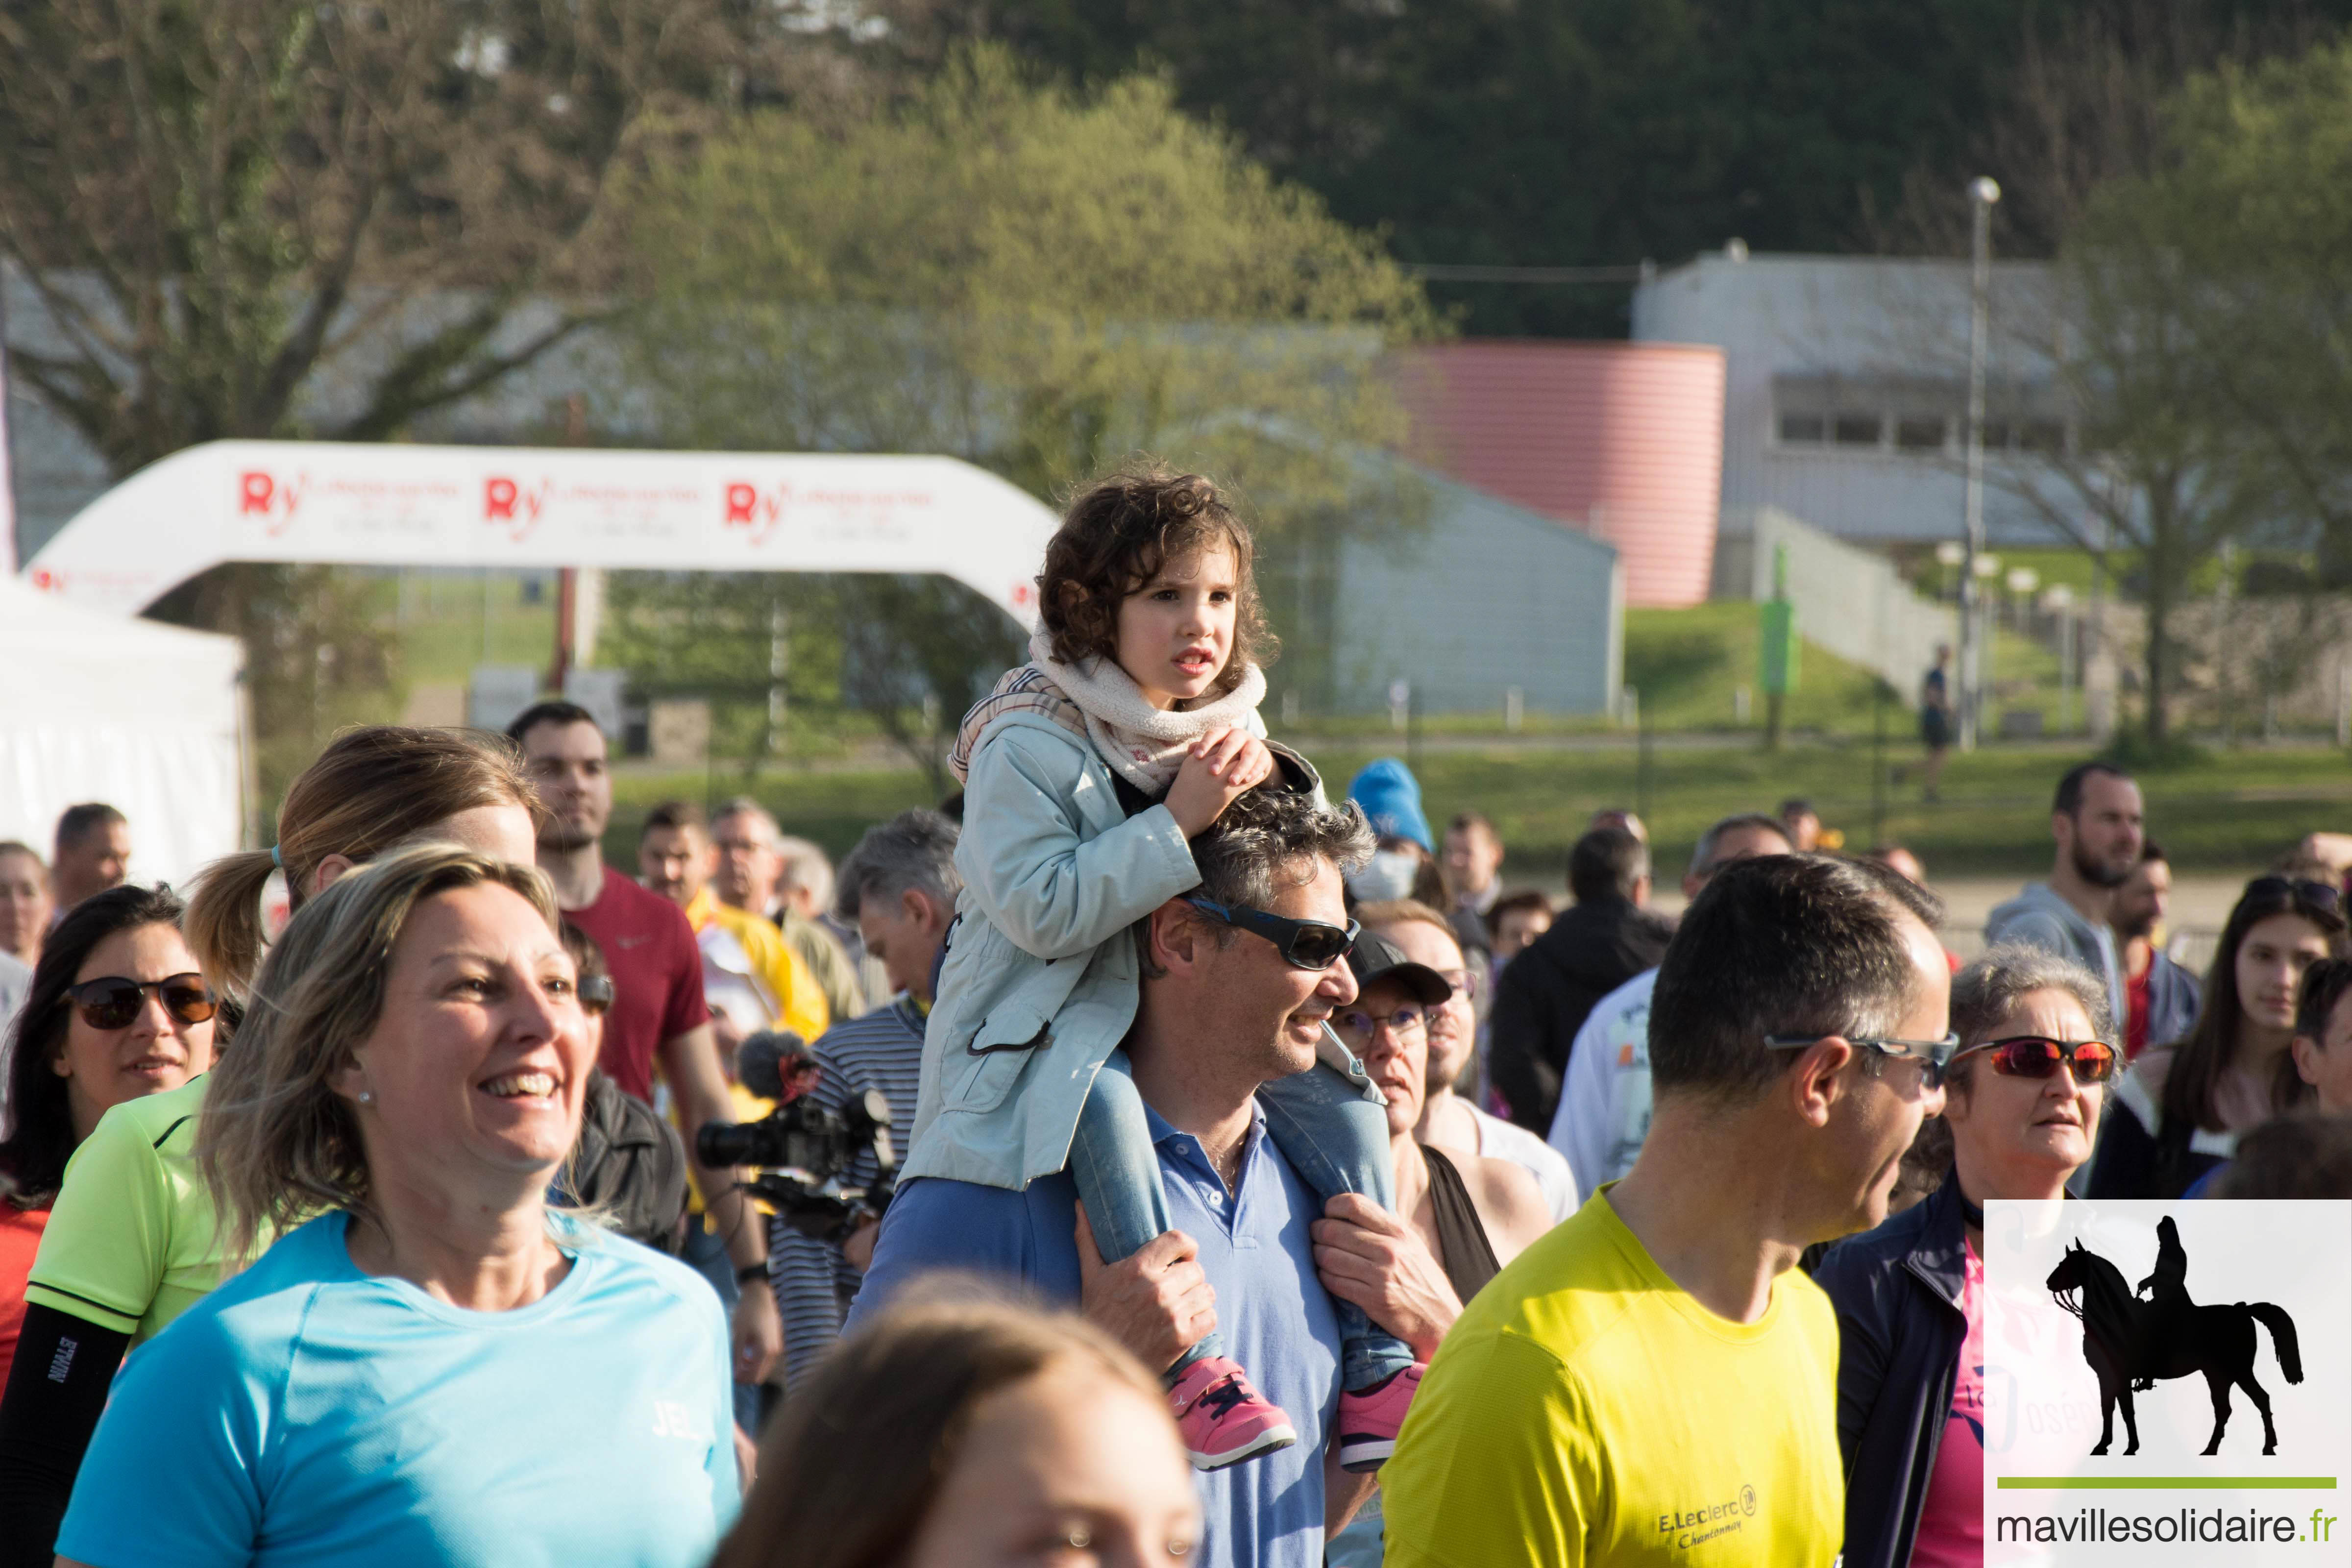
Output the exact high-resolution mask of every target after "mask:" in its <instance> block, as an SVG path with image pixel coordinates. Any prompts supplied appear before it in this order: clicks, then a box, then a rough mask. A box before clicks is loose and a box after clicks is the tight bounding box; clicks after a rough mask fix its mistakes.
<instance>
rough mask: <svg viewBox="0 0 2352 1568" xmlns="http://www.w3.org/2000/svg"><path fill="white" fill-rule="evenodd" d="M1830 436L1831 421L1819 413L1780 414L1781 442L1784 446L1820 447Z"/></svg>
mask: <svg viewBox="0 0 2352 1568" xmlns="http://www.w3.org/2000/svg"><path fill="white" fill-rule="evenodd" d="M1828 437H1829V421H1828V420H1826V419H1824V418H1822V416H1820V415H1818V414H1783V415H1781V416H1780V444H1781V445H1782V446H1784V447H1818V446H1820V445H1821V444H1822V442H1823V441H1824V440H1826V439H1828Z"/></svg>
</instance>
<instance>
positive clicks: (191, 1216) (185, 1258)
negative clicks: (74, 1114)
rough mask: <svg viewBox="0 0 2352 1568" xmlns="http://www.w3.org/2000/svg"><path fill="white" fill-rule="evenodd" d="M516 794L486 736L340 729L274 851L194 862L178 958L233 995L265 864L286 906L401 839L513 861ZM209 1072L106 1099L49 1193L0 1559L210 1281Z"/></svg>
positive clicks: (5, 1490)
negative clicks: (136, 1357)
mask: <svg viewBox="0 0 2352 1568" xmlns="http://www.w3.org/2000/svg"><path fill="white" fill-rule="evenodd" d="M533 800H534V796H533V794H532V791H531V786H530V780H528V779H527V778H525V777H524V776H523V773H522V770H521V768H520V766H519V765H518V763H517V762H516V759H515V756H514V753H513V752H512V750H511V748H510V747H509V745H508V744H507V742H504V741H503V740H500V739H497V738H495V737H486V736H483V735H480V734H478V733H476V732H473V731H463V730H428V729H413V728H408V727H405V726H401V725H393V724H375V725H369V726H367V727H365V728H362V729H357V730H349V731H344V732H343V733H342V734H341V735H339V736H337V737H336V738H335V739H334V741H333V742H331V743H330V744H329V745H328V747H327V749H326V750H325V751H324V752H320V755H319V758H318V760H317V761H316V762H314V763H311V764H310V766H309V767H308V768H306V769H304V770H303V772H302V773H301V775H300V776H299V777H298V778H297V779H296V780H295V781H294V783H293V784H292V785H291V786H289V789H288V790H287V792H286V804H285V805H284V806H283V807H281V808H280V809H279V811H278V843H277V845H276V847H273V848H269V849H261V850H249V851H247V852H246V853H243V854H238V855H231V856H227V857H226V858H222V859H219V860H215V861H214V862H213V863H212V864H211V865H210V866H207V867H206V868H205V872H204V875H203V877H202V879H201V880H200V881H199V882H198V883H197V886H196V890H195V895H194V898H192V899H191V900H189V903H188V911H187V915H186V918H185V920H184V922H183V924H184V929H185V931H186V932H187V937H188V946H189V948H190V949H191V950H192V951H193V952H194V954H195V957H196V961H197V962H196V963H195V964H194V965H192V966H191V967H194V968H198V969H201V970H202V971H203V973H204V974H205V978H206V979H207V980H208V981H210V982H211V984H212V985H213V988H214V989H215V991H216V992H217V993H218V994H221V995H222V996H223V997H224V998H232V997H237V996H241V995H243V994H244V993H245V992H246V990H247V987H248V986H249V985H250V984H252V981H253V976H254V974H255V973H256V972H257V970H258V969H259V968H260V966H261V958H262V951H263V948H264V945H265V944H264V936H263V925H262V906H261V900H262V894H263V890H264V888H265V886H266V885H267V884H268V882H269V880H270V878H271V876H272V874H273V873H276V872H278V871H281V870H282V871H283V873H284V876H285V881H286V896H287V900H288V902H289V904H291V905H292V906H293V909H294V910H295V912H296V913H298V914H299V912H300V911H301V910H302V908H303V907H304V905H305V904H307V903H308V902H309V900H311V899H313V898H316V897H317V896H319V895H320V893H322V892H324V891H325V890H326V889H327V888H328V887H329V886H330V885H331V884H332V883H333V882H334V881H335V880H336V879H339V878H341V876H342V875H343V874H344V873H345V872H347V871H349V870H350V869H351V868H352V867H354V866H356V865H358V864H361V863H362V862H364V861H367V860H371V859H373V858H376V857H378V856H381V855H383V854H384V853H386V852H387V851H389V850H391V849H394V848H396V847H400V846H402V845H405V844H411V843H417V842H425V841H440V842H446V843H456V844H459V845H462V846H464V847H467V848H470V849H475V850H478V851H479V852H481V853H483V854H486V855H488V856H491V857H492V858H498V859H502V860H507V861H509V862H512V863H514V864H518V865H525V866H528V865H530V864H531V862H532V860H533V859H534V858H535V857H536V853H537V847H536V845H535V843H534V836H533V833H532V826H531V811H532V809H533V805H532V803H533ZM212 1077H213V1075H212V1074H210V1073H206V1074H204V1075H202V1076H198V1077H192V1078H190V1079H188V1080H187V1081H186V1082H185V1083H184V1084H181V1085H179V1086H178V1087H176V1088H173V1089H168V1090H166V1091H164V1092H163V1093H161V1094H155V1095H151V1096H149V1097H148V1098H146V1099H144V1100H136V1101H132V1102H131V1103H129V1104H126V1105H123V1106H121V1107H118V1108H117V1109H116V1110H114V1111H113V1112H112V1113H111V1114H110V1115H109V1116H108V1118H107V1119H106V1121H105V1124H103V1125H101V1126H100V1129H99V1131H98V1132H97V1133H96V1134H95V1136H94V1137H93V1138H92V1139H91V1141H90V1142H89V1144H88V1145H87V1146H85V1147H84V1148H83V1149H82V1151H81V1152H80V1155H79V1158H77V1159H76V1160H75V1161H74V1163H73V1168H72V1170H71V1171H70V1172H69V1173H68V1177H67V1180H66V1182H65V1184H64V1186H63V1187H62V1188H61V1189H60V1190H59V1191H58V1198H57V1202H56V1204H55V1205H54V1206H53V1208H52V1211H51V1214H50V1217H49V1223H48V1226H47V1228H46V1230H45V1231H44V1232H43V1234H42V1237H41V1245H40V1250H39V1253H38V1255H37V1257H36V1258H35V1259H34V1262H33V1269H32V1274H31V1276H30V1278H29V1279H27V1281H26V1310H25V1326H24V1331H23V1338H22V1340H21V1341H20V1342H19V1345H18V1352H19V1353H18V1355H17V1358H16V1359H17V1361H18V1363H21V1364H20V1365H19V1366H17V1367H15V1368H12V1369H11V1372H10V1376H9V1379H8V1384H7V1387H6V1392H5V1394H0V1568H49V1563H50V1556H51V1553H50V1542H52V1541H53V1540H54V1539H55V1538H56V1535H57V1526H58V1520H59V1519H60V1518H61V1517H63V1515H64V1513H65V1507H66V1500H67V1498H68V1495H69V1494H70V1493H71V1491H72V1489H73V1483H74V1477H75V1474H76V1472H77V1471H78V1470H79V1468H80V1465H81V1456H82V1450H83V1449H84V1448H85V1447H88V1445H89V1435H90V1432H91V1430H92V1429H93V1428H94V1427H95V1426H97V1425H98V1417H99V1412H100V1410H102V1409H103V1408H104V1407H105V1405H106V1399H107V1393H108V1389H109V1387H110V1384H111V1383H112V1381H113V1378H114V1373H115V1369H116V1368H117V1367H118V1366H120V1365H121V1362H122V1358H123V1356H124V1354H125V1353H126V1352H130V1351H131V1350H134V1349H137V1348H138V1347H140V1346H142V1345H143V1344H145V1343H146V1342H148V1341H149V1340H151V1339H152V1338H153V1337H154V1336H155V1335H156V1334H158V1333H160V1332H162V1331H163V1328H164V1327H165V1326H166V1325H167V1324H169V1323H170V1322H171V1321H172V1320H173V1318H175V1317H177V1316H178V1315H179V1314H180V1313H181V1312H182V1311H184V1310H186V1309H187V1308H188V1307H189V1306H190V1305H192V1304H193V1303H194V1302H195V1301H196V1300H200V1299H201V1298H202V1297H203V1296H204V1294H205V1292H206V1291H208V1290H210V1289H212V1288H213V1287H214V1286H215V1285H216V1284H218V1283H219V1282H220V1279H221V1272H222V1264H221V1254H220V1247H219V1244H218V1241H217V1239H216V1237H215V1228H214V1223H213V1203H212V1197H211V1194H209V1193H208V1192H207V1191H206V1190H205V1184H204V1182H203V1181H202V1180H201V1179H200V1178H199V1177H198V1176H197V1174H196V1171H195V1163H194V1149H195V1140H196V1132H197V1130H198V1128H199V1127H200V1126H201V1124H202V1120H203V1118H202V1112H203V1108H204V1101H205V1095H206V1094H207V1092H208V1091H209V1089H210V1087H211V1083H212ZM118 1124H119V1125H118ZM68 1345H70V1347H71V1348H70V1350H69V1351H68V1348H67V1347H68ZM61 1352H62V1353H61ZM36 1363H37V1366H38V1370H37V1371H36V1370H35V1366H36ZM52 1369H54V1371H55V1375H52ZM18 1372H22V1373H24V1374H25V1375H22V1376H18V1375H16V1373H18Z"/></svg>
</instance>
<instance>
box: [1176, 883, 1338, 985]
mask: <svg viewBox="0 0 2352 1568" xmlns="http://www.w3.org/2000/svg"><path fill="white" fill-rule="evenodd" d="M1184 901H1185V902H1186V903H1188V904H1190V905H1192V907H1193V908H1194V909H1196V910H1200V911H1201V912H1202V914H1204V915H1207V916H1208V917H1209V918H1210V919H1211V920H1213V921H1218V922H1219V923H1220V924H1223V925H1229V926H1232V927H1233V928H1234V930H1236V931H1248V932H1249V933H1250V934H1251V935H1253V936H1262V937H1264V938H1265V940H1266V941H1268V942H1272V943H1274V945H1275V946H1276V948H1278V949H1280V950H1281V952H1282V956H1283V960H1284V962H1286V963H1290V964H1293V965H1295V966H1297V968H1300V969H1328V968H1330V967H1331V966H1332V965H1333V964H1335V963H1339V961H1340V960H1341V959H1343V958H1345V957H1347V956H1348V950H1349V948H1351V947H1353V946H1355V945H1356V938H1357V936H1358V934H1359V933H1360V932H1361V931H1363V929H1364V928H1363V927H1361V926H1360V925H1358V924H1357V923H1356V922H1355V921H1349V922H1348V923H1347V924H1346V925H1344V926H1335V925H1333V924H1332V923H1331V922H1330V921H1295V920H1292V919H1291V918H1290V917H1289V916H1287V915H1276V914H1269V913H1267V912H1266V911H1265V910H1254V909H1251V908H1250V907H1249V906H1248V905H1246V904H1221V903H1219V902H1217V900H1214V899H1202V898H1189V899H1186V900H1184Z"/></svg>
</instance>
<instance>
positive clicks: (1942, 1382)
mask: <svg viewBox="0 0 2352 1568" xmlns="http://www.w3.org/2000/svg"><path fill="white" fill-rule="evenodd" d="M1952 1028H1953V1032H1954V1033H1955V1034H1957V1035H1958V1037H1959V1041H1960V1045H1959V1049H1958V1051H1957V1052H1956V1053H1955V1054H1954V1055H1953V1057H1952V1059H1951V1062H1950V1064H1949V1065H1948V1067H1947V1068H1945V1069H1944V1086H1945V1100H1944V1121H1945V1123H1946V1126H1947V1127H1948V1131H1949V1134H1950V1139H1951V1147H1952V1167H1951V1172H1950V1174H1949V1175H1948V1176H1947V1177H1946V1178H1945V1180H1944V1184H1943V1185H1942V1186H1941V1187H1940V1188H1938V1189H1937V1191H1936V1192H1935V1193H1934V1194H1931V1195H1930V1196H1928V1197H1927V1199H1926V1200H1925V1201H1924V1202H1922V1203H1919V1204H1917V1205H1914V1206H1912V1207H1910V1208H1907V1209H1906V1210H1904V1211H1903V1212H1902V1213H1900V1214H1898V1215H1895V1216H1893V1217H1892V1218H1890V1219H1888V1220H1887V1221H1886V1222H1885V1224H1884V1225H1881V1226H1879V1227H1878V1228H1877V1229H1875V1230H1874V1231H1870V1232H1868V1233H1867V1234H1865V1235H1863V1236H1857V1237H1849V1238H1848V1239H1846V1240H1844V1241H1842V1242H1840V1243H1838V1244H1837V1245H1836V1246H1835V1247H1832V1248H1830V1250H1829V1252H1828V1254H1827V1255H1826V1256H1825V1257H1824V1258H1822V1262H1821V1264H1820V1266H1819V1268H1817V1269H1816V1270H1815V1271H1814V1274H1813V1281H1814V1283H1815V1284H1817V1285H1819V1286H1821V1288H1822V1289H1824V1290H1826V1291H1827V1292H1829V1297H1830V1300H1831V1301H1832V1303H1834V1304H1835V1306H1836V1307H1837V1314H1838V1332H1839V1338H1840V1342H1841V1343H1840V1350H1839V1355H1838V1443H1839V1447H1841V1448H1842V1449H1843V1451H1844V1456H1845V1465H1846V1514H1845V1563H1846V1564H1847V1568H1901V1565H1902V1564H1905V1563H1910V1564H1914V1565H1915V1568H1958V1565H1959V1564H1963V1563H1965V1564H1968V1565H1969V1568H1977V1565H1978V1564H1979V1563H1983V1561H1984V1527H1983V1503H1984V1436H1983V1433H1984V1385H1983V1365H1984V1315H1983V1299H1984V1260H1983V1253H1984V1205H1985V1204H1986V1202H1987V1201H1988V1200H1990V1199H1992V1198H2057V1197H2063V1195H2064V1194H2065V1190H2066V1180H2067V1178H2068V1177H2069V1176H2072V1175H2073V1174H2074V1172H2075V1171H2076V1170H2077V1169H2078V1168H2079V1167H2080V1166H2081V1165H2082V1163H2083V1162H2084V1161H2085V1160H2087V1159H2089V1158H2090V1155H2091V1148H2092V1139H2093V1136H2094V1134H2095V1131H2096V1130H2097V1127H2098V1124H2099V1113H2100V1110H2101V1109H2102V1108H2103V1105H2104V1103H2105V1099H2106V1093H2107V1087H2108V1085H2109V1084H2110V1083H2111V1082H2112V1081H2113V1080H2114V1079H2115V1074H2116V1063H2117V1062H2118V1061H2119V1060H2120V1059H2121V1055H2120V1052H2119V1051H2118V1050H2117V1048H2116V1047H2115V1046H2114V1045H2113V1044H2111V1043H2109V1042H2110V1041H2111V1040H2112V1039H2113V1027H2112V1020H2111V1019H2110V1018H2109V1017H2108V1016H2107V993H2106V987H2105V984H2103V983H2102V982H2101V981H2100V980H2099V978H2098V977H2097V976H2095V975H2094V974H2092V973H2091V972H2090V971H2089V970H2087V969H2084V968H2083V967H2082V966H2081V965H2080V964H2077V963H2073V962H2071V961H2069V960H2066V959H2062V958H2055V957H2053V956H2051V955H2050V954H2048V953H2045V952H2040V951H2038V950H2035V949H2032V948H2024V947H1997V948H1995V949H1993V950H1992V951H1991V952H1988V953H1987V954H1985V955H1984V956H1983V957H1982V958H1980V959H1979V960H1977V961H1976V962H1975V963H1971V964H1969V966H1968V967H1967V968H1966V969H1964V970H1962V971H1961V972H1960V973H1959V974H1958V977H1957V978H1955V979H1954V980H1953V982H1952ZM1930 1125H1932V1123H1931V1124H1930Z"/></svg>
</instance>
